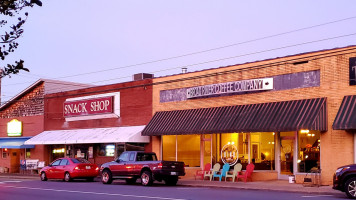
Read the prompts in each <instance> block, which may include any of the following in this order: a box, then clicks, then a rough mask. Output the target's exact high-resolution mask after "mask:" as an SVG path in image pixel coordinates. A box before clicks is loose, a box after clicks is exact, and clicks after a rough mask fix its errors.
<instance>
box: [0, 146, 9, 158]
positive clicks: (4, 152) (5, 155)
mask: <svg viewBox="0 0 356 200" xmlns="http://www.w3.org/2000/svg"><path fill="white" fill-rule="evenodd" d="M1 150H2V158H6V157H7V151H8V150H7V149H6V148H5V149H1Z"/></svg>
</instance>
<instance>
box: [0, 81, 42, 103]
mask: <svg viewBox="0 0 356 200" xmlns="http://www.w3.org/2000/svg"><path fill="white" fill-rule="evenodd" d="M44 81H45V80H44V79H38V80H37V81H36V82H34V83H33V84H32V85H30V86H28V87H27V88H26V89H24V90H22V91H21V92H20V93H18V94H17V95H16V96H14V97H12V98H11V99H9V100H8V101H7V102H6V103H4V104H2V105H1V106H0V110H2V109H3V108H6V107H7V106H9V105H10V104H12V102H14V101H15V100H17V99H19V98H21V97H22V96H24V95H25V93H27V92H28V91H29V90H32V89H33V88H35V87H37V86H38V85H39V84H41V83H43V82H44Z"/></svg>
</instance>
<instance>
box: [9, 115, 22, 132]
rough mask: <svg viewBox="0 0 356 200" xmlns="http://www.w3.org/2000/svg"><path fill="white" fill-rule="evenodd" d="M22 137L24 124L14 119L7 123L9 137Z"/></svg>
mask: <svg viewBox="0 0 356 200" xmlns="http://www.w3.org/2000/svg"><path fill="white" fill-rule="evenodd" d="M21 135H22V122H21V121H19V120H17V119H13V120H11V121H10V122H8V123H7V136H21Z"/></svg>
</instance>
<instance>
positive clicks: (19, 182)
mask: <svg viewBox="0 0 356 200" xmlns="http://www.w3.org/2000/svg"><path fill="white" fill-rule="evenodd" d="M21 182H22V181H1V183H21Z"/></svg>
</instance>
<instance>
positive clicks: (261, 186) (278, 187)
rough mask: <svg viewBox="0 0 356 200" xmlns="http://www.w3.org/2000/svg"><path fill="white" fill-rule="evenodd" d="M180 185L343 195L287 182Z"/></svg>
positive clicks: (183, 182) (191, 182)
mask: <svg viewBox="0 0 356 200" xmlns="http://www.w3.org/2000/svg"><path fill="white" fill-rule="evenodd" d="M178 185H182V186H191V187H220V188H231V189H247V190H273V191H283V192H304V193H314V194H341V192H340V191H337V190H334V189H332V187H331V186H319V187H318V186H306V185H303V184H296V183H289V182H288V181H287V180H275V181H258V182H246V183H245V182H242V181H239V182H231V181H230V182H225V181H221V182H220V181H217V180H215V181H209V180H204V181H203V180H194V179H180V180H179V181H178Z"/></svg>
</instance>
